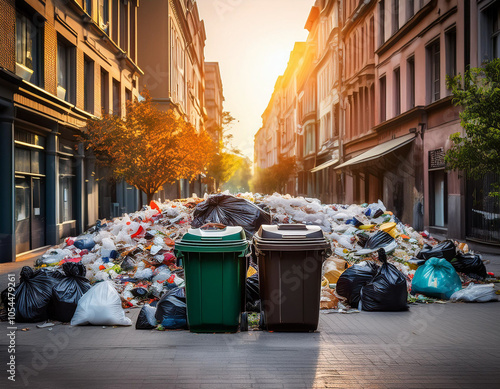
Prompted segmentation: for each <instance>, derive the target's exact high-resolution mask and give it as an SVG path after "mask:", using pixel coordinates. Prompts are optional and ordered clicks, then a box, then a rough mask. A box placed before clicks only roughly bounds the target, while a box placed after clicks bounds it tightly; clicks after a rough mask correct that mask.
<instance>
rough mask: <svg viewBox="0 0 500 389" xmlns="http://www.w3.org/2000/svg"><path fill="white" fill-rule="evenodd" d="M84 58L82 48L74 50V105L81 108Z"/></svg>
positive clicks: (82, 102)
mask: <svg viewBox="0 0 500 389" xmlns="http://www.w3.org/2000/svg"><path fill="white" fill-rule="evenodd" d="M83 67H84V58H83V50H82V49H77V51H76V106H77V108H80V109H83V107H84V98H85V93H84V85H85V79H84V72H83Z"/></svg>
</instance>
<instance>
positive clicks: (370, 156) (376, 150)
mask: <svg viewBox="0 0 500 389" xmlns="http://www.w3.org/2000/svg"><path fill="white" fill-rule="evenodd" d="M413 139H415V134H408V135H405V136H402V137H400V138H396V139H392V140H390V141H388V142H385V143H382V144H380V145H377V146H375V147H373V148H371V149H370V150H368V151H366V152H364V153H362V154H360V155H358V156H356V157H354V158H352V159H350V160H349V161H347V162H344V163H343V164H340V165H339V166H337V167H336V168H335V169H342V168H345V167H348V166H352V165H356V164H358V163H362V162H368V161H372V160H374V159H377V158H380V157H383V156H384V155H386V154H389V153H391V152H393V151H394V150H396V149H399V148H400V147H403V146H405V145H407V144H408V143H410V142H412V141H413ZM318 167H319V166H318Z"/></svg>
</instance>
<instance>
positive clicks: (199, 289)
mask: <svg viewBox="0 0 500 389" xmlns="http://www.w3.org/2000/svg"><path fill="white" fill-rule="evenodd" d="M248 248H249V242H248V241H247V240H246V236H245V232H244V231H243V228H241V227H229V226H227V227H226V226H224V225H221V224H207V225H205V226H202V227H200V228H194V229H193V228H191V229H189V231H188V232H187V233H186V234H185V235H184V237H183V238H182V240H181V241H180V242H178V243H176V245H175V250H176V254H177V257H178V258H180V259H181V261H182V263H183V266H184V274H185V281H186V304H187V319H188V326H189V329H190V331H192V332H236V331H238V328H239V329H240V330H243V331H245V330H247V329H248V321H247V316H246V312H244V311H245V282H246V272H247V252H248Z"/></svg>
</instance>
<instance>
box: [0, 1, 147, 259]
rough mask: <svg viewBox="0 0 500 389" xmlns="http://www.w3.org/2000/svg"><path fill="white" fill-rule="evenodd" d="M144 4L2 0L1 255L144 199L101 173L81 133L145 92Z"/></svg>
mask: <svg viewBox="0 0 500 389" xmlns="http://www.w3.org/2000/svg"><path fill="white" fill-rule="evenodd" d="M137 7H138V2H137V1H135V0H132V1H127V2H118V1H116V2H115V1H108V0H85V1H83V0H45V1H38V0H22V1H21V0H17V1H15V0H0V20H1V23H0V29H1V31H0V46H1V49H2V50H0V139H1V142H0V160H1V162H0V165H1V166H2V169H0V201H1V202H2V207H1V209H0V253H1V254H0V262H7V261H12V260H15V257H16V254H19V253H23V252H27V251H30V250H33V249H36V248H39V247H43V246H46V245H49V244H57V243H59V242H60V241H61V239H62V238H64V237H65V236H74V235H75V234H78V233H81V232H82V231H83V230H84V229H85V228H86V227H87V226H89V225H92V224H93V223H94V222H95V220H96V219H97V218H99V217H109V216H110V214H111V211H112V205H113V206H116V207H118V208H119V209H120V210H126V209H127V203H128V202H130V203H134V205H135V206H136V205H137V203H138V200H137V199H138V198H137V195H138V193H136V192H134V195H133V196H132V198H131V196H130V195H128V196H126V195H124V194H127V193H130V192H133V191H130V190H128V189H127V186H126V185H125V184H121V185H112V186H111V185H109V184H105V180H101V177H102V175H101V172H100V171H99V169H97V168H96V166H95V162H94V160H93V158H92V156H91V155H88V154H87V152H86V151H85V150H84V149H83V147H82V145H81V144H78V143H77V141H76V137H75V136H76V135H78V134H80V133H81V131H82V130H83V129H84V127H85V124H86V120H87V119H89V118H91V117H95V116H100V115H101V113H102V112H109V113H113V114H117V115H123V114H124V112H125V111H124V104H125V101H126V100H130V99H132V98H134V97H136V96H138V82H139V77H140V76H141V75H142V74H143V73H142V70H141V69H140V68H139V67H138V66H137V40H136V31H137ZM104 189H106V190H107V191H108V192H112V196H111V193H105V192H106V191H105V190H104ZM108 194H109V196H108ZM134 196H135V197H134ZM120 200H121V202H120ZM136 200H137V201H136ZM134 208H135V207H134Z"/></svg>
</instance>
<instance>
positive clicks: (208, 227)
mask: <svg viewBox="0 0 500 389" xmlns="http://www.w3.org/2000/svg"><path fill="white" fill-rule="evenodd" d="M225 229H226V225H225V224H222V223H205V224H203V225H202V226H201V227H200V230H204V231H207V230H225Z"/></svg>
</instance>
